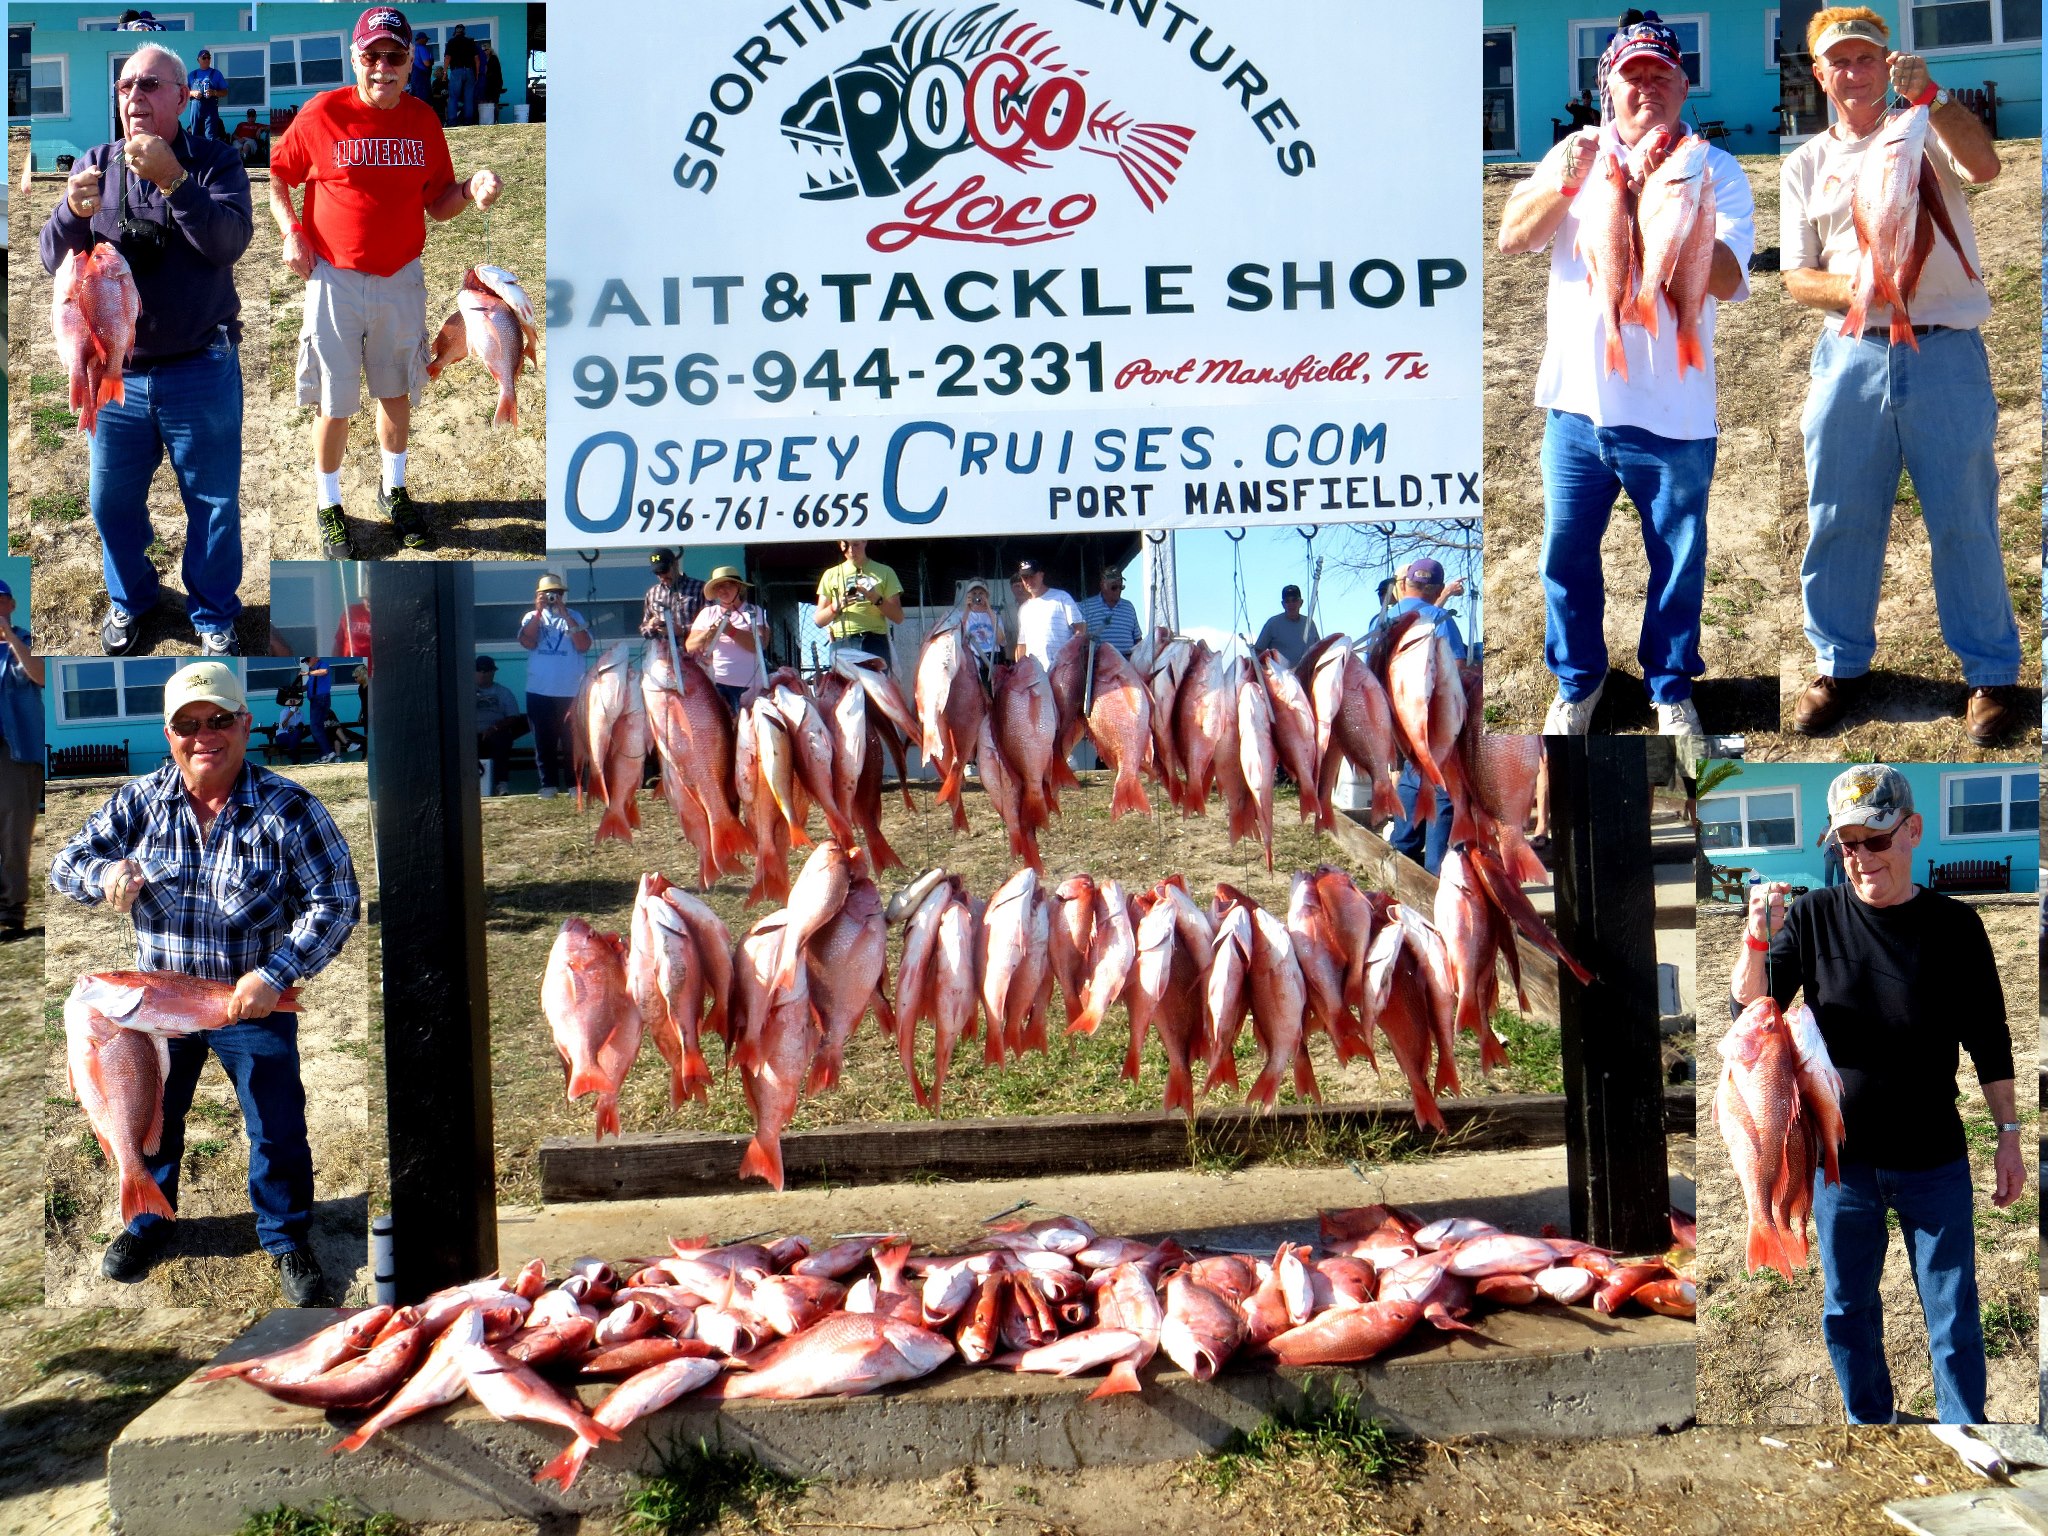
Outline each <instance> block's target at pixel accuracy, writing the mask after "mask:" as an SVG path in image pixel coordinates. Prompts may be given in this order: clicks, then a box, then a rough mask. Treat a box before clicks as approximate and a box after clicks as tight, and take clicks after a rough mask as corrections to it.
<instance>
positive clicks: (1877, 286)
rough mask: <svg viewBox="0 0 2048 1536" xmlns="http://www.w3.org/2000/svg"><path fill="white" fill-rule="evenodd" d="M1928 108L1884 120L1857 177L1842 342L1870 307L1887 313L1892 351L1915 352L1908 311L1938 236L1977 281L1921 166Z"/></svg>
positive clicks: (1936, 186) (1936, 183)
mask: <svg viewBox="0 0 2048 1536" xmlns="http://www.w3.org/2000/svg"><path fill="white" fill-rule="evenodd" d="M1927 128H1928V116H1927V108H1925V107H1912V108H1909V109H1908V110H1906V111H1904V112H1900V113H1898V114H1896V115H1895V116H1893V117H1890V118H1887V119H1886V120H1885V123H1884V126H1883V127H1881V128H1879V129H1878V131H1877V136H1876V138H1875V139H1873V140H1872V141H1871V145H1870V148H1869V149H1867V150H1865V151H1864V153H1863V160H1862V162H1861V165H1860V166H1859V168H1858V170H1857V174H1856V186H1855V190H1854V192H1853V194H1852V198H1853V200H1852V202H1851V205H1850V211H1851V213H1852V215H1853V216H1854V219H1855V224H1856V278H1855V281H1854V283H1853V284H1852V285H1851V292H1852V294H1853V298H1852V301H1851V303H1850V305H1849V312H1848V313H1847V314H1846V315H1844V316H1843V317H1842V334H1843V335H1844V336H1860V335H1862V334H1863V327H1864V324H1865V322H1866V320H1867V318H1868V316H1869V313H1870V310H1871V308H1872V306H1874V305H1878V304H1888V305H1890V306H1891V312H1892V315H1891V331H1890V336H1889V340H1890V342H1891V344H1892V345H1893V346H1895V347H1896V346H1898V345H1900V344H1901V343H1904V344H1905V345H1906V346H1909V347H1911V348H1912V349H1913V350H1914V351H1915V352H1917V351H1919V350H1920V343H1919V341H1918V339H1917V338H1916V337H1915V336H1914V335H1913V316H1912V314H1911V312H1910V311H1909V310H1908V308H1907V305H1908V303H1909V302H1910V301H1911V299H1912V297H1913V294H1914V291H1915V290H1916V289H1918V288H1919V286H1920V272H1921V269H1922V268H1923V267H1924V266H1925V265H1926V264H1927V258H1928V256H1929V254H1931V253H1932V252H1933V250H1934V234H1935V231H1936V230H1939V231H1940V232H1941V235H1942V238H1943V239H1945V240H1947V241H1948V243H1949V245H1950V246H1952V247H1953V248H1954V250H1955V253H1956V260H1958V261H1960V262H1961V263H1962V264H1963V271H1964V273H1965V274H1966V275H1967V276H1969V277H1970V279H1971V280H1972V281H1975V280H1976V277H1977V273H1976V271H1975V270H1974V269H1973V268H1972V267H1971V266H1970V258H1969V257H1968V256H1967V255H1965V254H1964V252H1963V243H1962V241H1961V240H1960V239H1958V238H1957V236H1956V228H1955V223H1954V221H1953V220H1951V219H1950V218H1949V216H1948V203H1947V201H1946V199H1945V198H1944V197H1943V195H1942V190H1941V182H1940V179H1939V178H1938V177H1937V176H1936V175H1935V171H1934V165H1933V162H1932V161H1930V160H1929V159H1928V158H1927Z"/></svg>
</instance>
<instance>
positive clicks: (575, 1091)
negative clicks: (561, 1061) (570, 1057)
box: [569, 1065, 611, 1099]
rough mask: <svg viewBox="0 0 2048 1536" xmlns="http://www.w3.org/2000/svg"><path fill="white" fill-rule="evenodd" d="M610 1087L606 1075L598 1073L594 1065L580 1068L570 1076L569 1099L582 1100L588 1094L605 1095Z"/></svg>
mask: <svg viewBox="0 0 2048 1536" xmlns="http://www.w3.org/2000/svg"><path fill="white" fill-rule="evenodd" d="M610 1086H611V1085H610V1084H609V1083H607V1082H606V1081H605V1079H604V1074H603V1073H602V1072H600V1071H598V1069H597V1068H596V1066H594V1065H586V1066H583V1067H579V1068H577V1069H576V1070H575V1071H573V1072H571V1073H570V1074H569V1097H570V1098H571V1099H580V1098H582V1097H583V1095H585V1094H586V1093H603V1092H604V1091H605V1090H606V1089H607V1088H608V1087H610Z"/></svg>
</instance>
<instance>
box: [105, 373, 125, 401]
mask: <svg viewBox="0 0 2048 1536" xmlns="http://www.w3.org/2000/svg"><path fill="white" fill-rule="evenodd" d="M127 403H128V383H127V381H126V380H125V379H124V378H122V376H121V375H120V374H118V373H110V374H102V375H101V376H100V390H99V404H100V405H108V404H112V405H126V404H127Z"/></svg>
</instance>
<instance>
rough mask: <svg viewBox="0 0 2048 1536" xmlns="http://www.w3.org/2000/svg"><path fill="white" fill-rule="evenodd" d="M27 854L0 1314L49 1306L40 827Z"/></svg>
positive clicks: (1, 1175)
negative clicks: (41, 1109)
mask: <svg viewBox="0 0 2048 1536" xmlns="http://www.w3.org/2000/svg"><path fill="white" fill-rule="evenodd" d="M36 831H37V837H36V841H35V844H34V846H33V848H32V849H31V852H30V855H29V866H28V867H29V894H28V934H27V936H26V937H25V938H21V939H17V940H15V941H14V942H13V943H11V944H0V1313H6V1312H12V1311H15V1310H17V1309H19V1308H22V1307H32V1306H35V1305H37V1304H38V1303H39V1302H41V1301H42V1299H43V1265H42V1233H41V1232H40V1231H39V1230H38V1227H37V1222H36V1211H37V1209H38V1207H39V1206H40V1205H41V1204H42V1193H43V1167H42V1162H41V1160H40V1159H39V1158H38V1157H37V1156H36V1147H37V1137H36V1134H35V1131H34V1129H33V1127H34V1126H35V1124H36V1107H35V1106H36V1100H37V1098H39V1097H40V1096H41V1092H42V1071H41V1068H40V1062H41V1059H42V1053H41V1050H40V1036H41V1030H40V1028H39V1026H38V1022H37V1021H38V1020H39V1019H40V1017H41V1014H42V1007H41V1005H42V998H43V933H42V926H43V891H44V887H45V885H46V884H47V881H46V879H45V872H46V871H47V869H48V867H49V855H48V852H47V848H48V845H47V843H46V842H45V841H44V839H43V837H42V835H41V833H42V828H41V826H40V824H38V826H37V829H36Z"/></svg>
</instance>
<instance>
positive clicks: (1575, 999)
mask: <svg viewBox="0 0 2048 1536" xmlns="http://www.w3.org/2000/svg"><path fill="white" fill-rule="evenodd" d="M1544 746H1545V749H1546V751H1547V752H1548V754H1549V762H1550V829H1551V838H1552V843H1553V846H1554V848H1555V850H1556V854H1557V859H1556V865H1555V869H1556V878H1557V936H1558V938H1559V939H1561V940H1562V941H1563V943H1564V946H1565V948H1566V949H1567V950H1569V951H1570V952H1571V953H1572V954H1573V955H1575V956H1577V957H1578V959H1579V960H1580V962H1581V963H1582V964H1584V965H1585V966H1586V968H1587V969H1588V970H1590V971H1592V972H1593V976H1594V980H1593V983H1592V985H1590V986H1581V985H1579V983H1578V982H1576V981H1575V980H1573V978H1572V976H1571V973H1570V972H1568V971H1563V970H1560V972H1559V974H1558V1016H1559V1020H1560V1023H1561V1024H1562V1026H1563V1048H1564V1094H1565V1167H1566V1175H1567V1179H1568V1181H1569V1183H1570V1186H1571V1220H1572V1231H1573V1233H1574V1234H1575V1235H1577V1236H1579V1237H1581V1238H1583V1239H1585V1240H1586V1241H1589V1242H1593V1243H1597V1244H1599V1245H1600V1246H1602V1247H1606V1248H1614V1249H1617V1250H1619V1251H1621V1252H1624V1253H1642V1252H1655V1251H1660V1250H1662V1249H1664V1248H1666V1247H1668V1246H1670V1242H1671V1227H1670V1222H1669V1213H1670V1203H1671V1201H1670V1183H1669V1173H1668V1171H1667V1168H1666V1165H1665V1160H1664V1082H1663V1063H1662V1055H1663V1052H1662V1048H1661V1043H1660V1039H1659V1035H1658V1027H1657V1026H1658V1013H1657V947H1656V932H1655V925H1656V915H1657V892H1656V875H1655V871H1654V869H1653V867H1652V865H1651V862H1650V785H1649V769H1648V763H1647V760H1646V756H1645V743H1644V741H1643V739H1642V738H1640V737H1637V738H1630V737H1626V736H1553V737H1548V738H1546V739H1545V742H1544Z"/></svg>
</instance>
